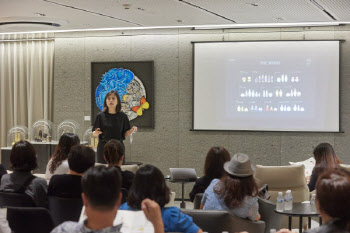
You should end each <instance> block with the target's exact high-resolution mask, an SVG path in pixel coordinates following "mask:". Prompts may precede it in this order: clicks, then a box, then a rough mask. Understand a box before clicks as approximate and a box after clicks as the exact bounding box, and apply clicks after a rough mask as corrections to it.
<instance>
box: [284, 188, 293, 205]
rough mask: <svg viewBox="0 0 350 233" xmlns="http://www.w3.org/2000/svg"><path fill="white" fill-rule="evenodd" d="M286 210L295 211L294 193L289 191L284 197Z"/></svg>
mask: <svg viewBox="0 0 350 233" xmlns="http://www.w3.org/2000/svg"><path fill="white" fill-rule="evenodd" d="M284 209H285V210H292V209H293V196H292V191H290V190H287V192H286V195H285V196H284Z"/></svg>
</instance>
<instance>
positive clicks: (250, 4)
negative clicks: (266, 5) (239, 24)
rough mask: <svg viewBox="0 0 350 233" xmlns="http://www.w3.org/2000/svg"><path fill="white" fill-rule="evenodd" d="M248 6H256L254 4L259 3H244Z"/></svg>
mask: <svg viewBox="0 0 350 233" xmlns="http://www.w3.org/2000/svg"><path fill="white" fill-rule="evenodd" d="M246 4H247V5H248V6H254V7H256V6H259V4H258V3H246Z"/></svg>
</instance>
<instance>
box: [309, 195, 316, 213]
mask: <svg viewBox="0 0 350 233" xmlns="http://www.w3.org/2000/svg"><path fill="white" fill-rule="evenodd" d="M315 201H316V194H315V193H313V194H312V195H311V199H310V211H311V213H317V210H316V203H315Z"/></svg>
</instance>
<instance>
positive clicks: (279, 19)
mask: <svg viewBox="0 0 350 233" xmlns="http://www.w3.org/2000/svg"><path fill="white" fill-rule="evenodd" d="M273 19H274V20H277V21H284V20H286V18H283V17H276V18H273Z"/></svg>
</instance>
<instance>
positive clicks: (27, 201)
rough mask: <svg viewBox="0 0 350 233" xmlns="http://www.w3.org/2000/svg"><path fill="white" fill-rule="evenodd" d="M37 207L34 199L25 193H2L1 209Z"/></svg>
mask: <svg viewBox="0 0 350 233" xmlns="http://www.w3.org/2000/svg"><path fill="white" fill-rule="evenodd" d="M3 206H13V207H35V206H36V205H35V203H34V201H33V199H31V198H30V197H29V196H28V195H27V194H24V193H6V192H0V207H3Z"/></svg>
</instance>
